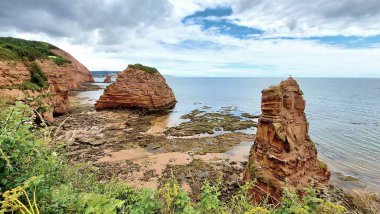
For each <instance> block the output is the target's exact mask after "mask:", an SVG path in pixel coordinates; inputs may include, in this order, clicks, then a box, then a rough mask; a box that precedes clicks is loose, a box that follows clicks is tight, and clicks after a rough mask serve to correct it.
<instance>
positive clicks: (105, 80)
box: [103, 75, 112, 83]
mask: <svg viewBox="0 0 380 214" xmlns="http://www.w3.org/2000/svg"><path fill="white" fill-rule="evenodd" d="M103 82H104V83H111V82H112V76H111V75H107V76H106V78H104V80H103Z"/></svg>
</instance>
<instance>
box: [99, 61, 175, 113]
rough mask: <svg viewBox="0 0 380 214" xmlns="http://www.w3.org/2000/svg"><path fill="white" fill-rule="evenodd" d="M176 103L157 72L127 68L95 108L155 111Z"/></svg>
mask: <svg viewBox="0 0 380 214" xmlns="http://www.w3.org/2000/svg"><path fill="white" fill-rule="evenodd" d="M148 68H149V67H148ZM176 102H177V101H176V99H175V97H174V93H173V91H172V89H171V88H170V87H169V86H168V85H167V84H166V81H165V79H164V77H162V76H161V74H160V73H159V72H158V71H155V72H152V71H149V70H148V71H145V70H143V69H136V68H132V67H128V68H127V69H126V70H124V71H123V72H121V73H119V74H118V75H117V79H116V82H114V83H112V84H111V85H109V86H108V87H107V88H106V89H105V91H104V94H103V95H102V96H101V97H100V99H99V100H98V101H97V102H96V104H95V108H96V109H98V110H99V109H109V108H144V109H150V110H155V109H165V108H170V107H173V106H174V105H175V103H176Z"/></svg>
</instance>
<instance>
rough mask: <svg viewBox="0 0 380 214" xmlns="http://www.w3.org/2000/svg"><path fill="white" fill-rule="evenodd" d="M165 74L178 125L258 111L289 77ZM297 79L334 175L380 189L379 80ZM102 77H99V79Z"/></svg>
mask: <svg viewBox="0 0 380 214" xmlns="http://www.w3.org/2000/svg"><path fill="white" fill-rule="evenodd" d="M94 74H95V75H99V73H94ZM165 78H166V81H167V83H168V84H169V86H170V87H171V88H172V89H173V91H174V94H175V96H176V98H177V100H178V103H177V104H176V106H175V108H174V109H173V111H172V112H171V113H170V114H169V117H168V122H167V124H168V126H174V125H176V124H178V123H180V122H181V120H180V116H181V115H183V114H187V113H189V112H191V111H192V110H194V109H207V111H218V110H220V109H221V108H225V107H229V108H230V109H233V110H234V111H237V112H247V113H251V114H254V115H257V114H260V105H261V91H262V90H263V89H265V88H268V87H269V86H271V85H276V84H279V83H280V82H281V81H282V80H285V79H286V78H287V77H284V78H246V77H244V78H240V77H223V78H218V77H173V76H166V77H165ZM293 78H294V79H296V80H297V82H298V83H299V85H300V87H301V89H302V91H303V93H304V99H305V100H306V110H305V112H306V116H307V119H308V121H309V134H310V136H311V139H312V140H313V142H314V143H315V144H316V145H317V149H318V157H319V158H320V159H321V160H322V161H324V162H325V163H327V164H328V166H329V168H330V169H331V171H333V172H334V173H335V174H337V175H340V176H341V175H344V176H352V177H353V178H357V179H359V181H360V186H361V189H363V188H364V189H367V188H368V190H370V191H374V192H377V193H380V79H375V78H368V79H366V78H296V77H293ZM103 79H104V78H103V77H99V76H98V77H97V76H95V80H96V81H98V82H101V81H102V80H103ZM95 84H98V85H100V86H102V87H103V88H104V87H105V86H107V85H108V84H104V83H95ZM102 92H103V89H101V90H98V91H90V92H79V94H78V96H79V97H80V98H81V99H82V100H83V102H87V103H91V104H93V103H95V101H96V100H97V99H98V98H99V96H100V95H101V94H102ZM247 152H248V151H247Z"/></svg>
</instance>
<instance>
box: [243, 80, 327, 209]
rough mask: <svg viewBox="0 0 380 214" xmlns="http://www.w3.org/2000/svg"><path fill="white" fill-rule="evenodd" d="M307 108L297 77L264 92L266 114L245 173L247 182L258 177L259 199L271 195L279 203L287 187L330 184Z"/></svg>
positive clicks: (296, 188)
mask: <svg viewBox="0 0 380 214" xmlns="http://www.w3.org/2000/svg"><path fill="white" fill-rule="evenodd" d="M304 110H305V100H304V99H303V96H302V91H301V90H300V88H299V85H298V84H297V82H296V81H295V80H294V79H293V78H289V79H287V80H286V81H283V82H281V83H280V84H279V85H276V86H272V87H270V88H268V89H265V90H263V91H262V100H261V111H262V115H261V116H260V118H259V123H258V126H257V133H256V139H255V143H254V145H253V146H252V148H251V151H250V155H249V160H248V164H247V168H246V170H245V173H244V180H245V181H252V180H256V183H255V187H254V189H253V190H252V194H253V196H254V198H255V199H256V200H258V201H262V200H265V198H267V197H268V195H269V196H270V198H269V200H271V202H273V203H276V202H278V200H279V199H280V197H281V193H282V191H283V188H290V189H292V190H293V191H295V192H297V193H302V192H303V191H304V189H305V188H306V187H308V186H313V187H315V188H322V187H323V186H324V185H327V183H328V181H329V178H330V172H329V171H328V170H327V166H326V165H325V164H324V163H322V162H321V161H319V160H318V159H317V149H316V147H315V144H314V143H313V142H312V140H311V139H310V137H309V134H308V129H309V124H308V122H307V119H306V115H305V113H304Z"/></svg>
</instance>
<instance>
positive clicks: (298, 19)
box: [0, 0, 380, 77]
mask: <svg viewBox="0 0 380 214" xmlns="http://www.w3.org/2000/svg"><path fill="white" fill-rule="evenodd" d="M354 1H355V2H358V0H354ZM4 2H5V1H1V2H0V8H5V7H2V6H6V7H7V11H5V10H1V11H0V16H2V17H6V18H5V19H1V20H0V30H1V31H0V36H15V37H21V38H26V39H34V40H42V41H47V42H50V43H53V44H55V45H57V46H59V47H61V48H62V49H65V50H67V51H68V52H70V53H71V54H72V55H74V56H75V57H76V58H77V59H78V60H80V61H81V62H82V63H83V64H85V65H86V66H87V67H89V68H90V69H91V70H122V69H124V68H125V67H126V66H127V65H128V64H129V63H137V62H139V63H144V64H148V65H151V66H155V67H157V68H158V69H159V70H160V71H161V72H162V73H164V74H171V75H178V76H288V75H293V76H360V77H363V76H372V77H380V71H379V70H378V69H379V68H380V61H379V60H378V59H379V56H380V47H375V48H371V49H369V48H361V49H347V48H341V47H339V46H332V45H326V44H321V43H318V42H315V41H308V40H302V39H297V40H285V39H270V40H260V39H251V40H241V39H238V38H234V37H232V36H228V35H220V34H218V33H217V31H212V30H210V31H207V32H204V31H202V30H201V26H199V25H184V24H183V23H182V22H181V20H182V19H183V18H184V17H186V16H188V15H191V14H193V13H194V12H196V11H201V10H204V9H205V8H208V7H209V8H215V7H220V6H228V5H229V1H211V0H207V1H177V0H168V1H166V0H160V1H153V0H152V1H140V0H139V1H138V0H132V1H119V0H108V1H102V0H94V1H89V0H86V1H74V0H70V1H66V3H65V2H60V3H51V1H47V0H34V1H28V4H23V3H24V1H19V0H14V1H12V2H13V3H10V2H9V3H7V4H4ZM54 2H55V1H54ZM248 2H252V3H248ZM276 2H277V4H274V3H273V1H263V0H261V1H259V0H256V1H234V2H233V3H232V5H231V6H232V8H233V10H234V13H233V15H232V16H231V17H230V18H231V19H235V18H239V19H240V20H241V21H239V24H244V25H247V26H254V27H260V28H263V29H265V30H267V31H268V32H267V35H266V36H284V35H288V34H289V35H290V34H291V35H292V36H310V35H324V34H326V35H330V34H331V35H332V34H333V35H337V34H344V33H346V34H354V33H356V34H358V35H362V34H363V35H364V34H365V29H367V30H368V31H367V32H366V33H367V34H373V33H376V32H375V31H377V30H379V29H380V26H378V25H379V23H380V22H379V21H376V20H377V17H378V13H377V12H376V11H377V10H376V7H377V6H376V5H377V3H376V4H375V3H373V7H370V8H368V9H365V7H362V8H364V9H355V10H354V9H352V10H351V11H349V12H348V11H346V10H343V9H342V8H347V7H348V8H350V7H349V6H342V5H344V4H343V3H345V2H346V1H342V2H343V3H342V5H340V6H339V5H338V6H339V7H337V6H334V5H333V4H332V3H329V4H327V3H328V2H327V1H326V0H318V1H313V2H306V3H302V2H304V1H294V0H288V1H276ZM326 2H327V3H326ZM33 3H34V4H33ZM308 3H309V4H310V5H309V4H308ZM36 4H37V5H36ZM326 4H327V5H326ZM345 4H348V3H345ZM329 5H330V6H329ZM331 5H332V6H331ZM56 7H57V8H56ZM329 8H330V9H329ZM331 8H333V9H331ZM334 8H335V10H334ZM339 8H340V10H338V9H339ZM36 11H39V12H40V13H41V14H45V15H44V17H49V20H44V19H45V18H41V17H40V18H33V17H32V18H30V17H31V15H33V14H34V15H35V14H37V12H36ZM334 11H338V12H339V11H340V13H338V12H334ZM21 13H22V14H25V17H24V18H23V17H16V16H17V14H21ZM365 14H367V15H365ZM28 17H29V18H28ZM353 17H357V18H356V19H354V18H353ZM371 17H372V18H371ZM29 19H30V20H29ZM370 19H372V21H369V20H370ZM350 20H351V21H350ZM374 20H375V21H374ZM20 21H22V23H19V22H20ZM365 21H368V23H367V25H365V26H361V25H359V23H360V22H365ZM32 22H33V23H32ZM351 23H352V24H351ZM377 26H378V27H377ZM372 28H373V29H372ZM371 29H372V30H373V31H371ZM187 41H195V42H194V45H193V46H191V45H192V43H191V42H190V43H189V45H190V47H189V45H187V46H181V44H182V43H184V42H187ZM197 42H198V43H197ZM199 44H210V45H209V46H210V47H209V46H201V45H199ZM214 46H215V47H214Z"/></svg>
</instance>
